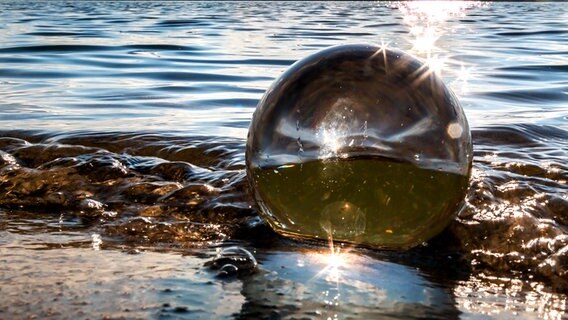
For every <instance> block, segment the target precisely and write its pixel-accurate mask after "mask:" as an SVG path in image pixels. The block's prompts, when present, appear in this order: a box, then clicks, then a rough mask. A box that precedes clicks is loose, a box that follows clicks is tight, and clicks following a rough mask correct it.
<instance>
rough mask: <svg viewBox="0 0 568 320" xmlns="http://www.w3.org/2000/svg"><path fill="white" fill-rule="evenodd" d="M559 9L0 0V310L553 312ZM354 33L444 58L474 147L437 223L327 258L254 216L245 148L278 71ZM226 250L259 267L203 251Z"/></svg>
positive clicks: (565, 129) (567, 89)
mask: <svg viewBox="0 0 568 320" xmlns="http://www.w3.org/2000/svg"><path fill="white" fill-rule="evenodd" d="M431 8H437V10H429V9H431ZM567 21H568V11H567V9H566V6H565V5H563V4H562V3H542V4H535V3H523V4H515V3H474V2H468V3H466V4H464V3H461V4H460V3H458V4H456V5H454V4H453V3H452V4H450V3H446V2H445V3H443V4H442V5H440V4H428V5H425V6H424V5H423V6H420V5H415V4H412V3H404V4H399V3H380V2H379V3H377V2H374V3H367V2H357V3H350V2H339V3H332V2H329V3H328V2H326V3H305V2H302V3H295V2H283V3H278V4H276V3H255V4H254V5H252V6H251V5H250V4H248V3H244V2H242V3H241V2H222V3H217V2H167V3H158V2H130V1H129V2H57V1H54V2H38V3H27V2H23V1H3V2H0V35H1V36H0V40H2V41H0V95H1V96H2V99H1V101H0V126H1V129H0V260H1V261H2V263H1V264H0V291H1V296H2V297H3V298H2V299H0V318H15V317H16V318H22V317H33V316H35V317H39V318H48V317H51V318H77V317H79V318H87V317H89V318H102V317H105V316H107V317H111V318H148V317H157V318H191V319H194V318H204V319H208V318H281V317H283V318H300V317H306V318H314V319H316V318H328V317H331V318H334V317H335V318H340V319H342V318H368V317H378V316H382V317H387V318H389V317H390V318H409V317H411V318H412V317H414V318H444V319H447V318H467V319H479V318H484V317H486V316H489V317H496V318H511V317H515V316H521V317H522V318H539V317H540V318H549V319H560V318H562V317H563V316H565V315H566V309H567V308H568V306H567V304H568V302H567V301H568V296H567V293H568V282H567V279H568V227H567V225H568V196H567V194H568V192H567V191H568V187H567V180H568V104H567V94H568V77H567V76H566V74H567V73H566V70H567V65H568V59H567V58H566V57H567V56H568V44H567V42H566V40H565V38H566V36H567V35H568V31H567V30H568V23H567ZM354 42H357V43H359V42H370V43H377V44H381V43H383V44H388V45H389V46H392V47H397V48H400V49H402V50H405V51H408V52H410V53H412V54H414V55H416V56H417V57H419V58H421V59H423V60H424V61H429V63H430V65H431V66H432V67H435V66H440V72H441V76H442V77H443V78H444V80H445V81H446V83H447V84H448V85H449V86H450V87H451V88H452V89H453V90H454V92H455V93H456V94H457V95H458V96H459V98H460V101H461V102H462V105H463V107H464V109H465V112H466V115H467V117H468V119H469V122H470V126H471V128H472V135H473V140H474V153H475V158H474V164H473V175H472V178H471V180H470V186H469V192H468V195H467V199H466V201H467V207H466V210H465V211H464V212H462V213H461V214H460V216H459V217H458V218H456V219H455V221H453V222H452V223H451V225H450V226H449V227H448V229H447V230H446V231H445V232H444V233H443V234H442V235H440V236H439V237H437V238H435V239H433V240H431V241H429V242H428V243H427V244H424V245H423V246H421V247H419V248H416V249H413V250H410V251H408V252H382V251H373V250H368V249H363V248H348V247H343V248H342V249H341V252H343V253H346V255H344V256H341V257H342V259H339V258H337V257H335V258H337V259H332V261H331V262H330V261H329V260H328V259H329V258H330V254H328V252H329V249H327V248H326V247H325V245H323V246H322V245H321V244H318V243H307V242H295V241H290V240H285V239H282V238H280V237H278V236H277V235H275V234H274V233H273V232H272V231H271V230H270V229H269V228H268V227H267V226H266V225H264V224H262V223H261V222H260V220H259V218H258V216H257V212H256V210H255V208H254V204H253V202H252V201H251V198H250V197H249V196H248V190H247V188H248V187H247V183H246V176H245V171H244V144H245V139H246V133H247V129H248V125H249V121H250V118H251V116H252V112H253V111H254V108H255V106H256V103H257V101H258V99H259V98H260V97H261V96H262V94H263V93H264V90H266V88H268V86H269V85H270V84H271V82H272V81H273V80H274V79H275V78H276V77H278V75H280V73H281V72H282V71H284V70H285V69H286V68H287V67H288V66H289V65H291V64H292V63H293V62H294V61H296V60H297V59H299V58H302V57H304V56H306V55H308V54H310V53H312V52H315V51H316V50H318V49H320V48H324V47H327V46H330V45H336V44H342V43H354ZM230 246H241V247H244V248H247V249H248V250H249V251H250V252H251V253H252V254H253V255H254V257H255V258H256V260H257V261H258V267H257V268H256V269H252V270H248V269H247V267H246V266H241V269H242V270H240V271H243V270H244V272H239V273H237V274H236V275H231V274H230V272H229V274H225V276H223V275H222V274H221V272H222V271H223V270H217V269H215V268H210V267H208V266H206V264H207V262H208V261H212V260H214V259H215V257H216V255H217V254H218V251H219V250H222V249H223V248H226V247H230ZM332 258H333V256H332Z"/></svg>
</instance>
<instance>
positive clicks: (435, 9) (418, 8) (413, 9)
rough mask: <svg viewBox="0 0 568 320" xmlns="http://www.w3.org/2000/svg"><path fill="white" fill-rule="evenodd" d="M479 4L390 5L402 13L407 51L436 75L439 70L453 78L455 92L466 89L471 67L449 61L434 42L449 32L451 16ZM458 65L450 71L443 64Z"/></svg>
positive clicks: (465, 2) (444, 2)
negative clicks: (407, 39)
mask: <svg viewBox="0 0 568 320" xmlns="http://www.w3.org/2000/svg"><path fill="white" fill-rule="evenodd" d="M481 5H482V2H479V1H408V2H399V3H396V4H395V5H394V6H395V7H396V8H397V9H398V10H399V11H400V12H401V13H402V15H403V22H404V24H406V25H407V26H408V27H409V28H410V38H409V39H410V42H411V44H412V49H411V50H410V52H411V53H412V54H415V55H416V56H418V57H419V58H421V59H423V60H424V61H425V64H426V65H427V66H428V68H429V69H430V70H431V72H434V73H436V74H437V75H438V76H441V75H442V71H444V72H448V73H449V76H451V77H453V78H454V81H453V82H452V83H451V85H452V88H453V89H454V90H456V91H457V92H458V93H467V92H468V82H469V81H470V80H471V79H472V78H473V77H472V74H473V71H474V70H473V67H471V66H464V64H463V62H459V61H452V60H451V59H449V57H448V53H447V52H445V50H444V49H443V48H440V47H438V46H437V42H438V40H439V39H440V38H442V37H443V36H444V35H446V34H448V33H451V32H453V31H454V30H453V27H452V25H451V24H450V23H448V22H449V20H450V19H452V18H455V17H458V18H459V17H464V16H465V15H466V12H467V10H469V9H471V8H475V7H479V6H481ZM456 65H460V66H461V68H460V69H459V70H458V69H457V68H456V69H454V70H451V69H445V67H446V66H449V67H451V66H456Z"/></svg>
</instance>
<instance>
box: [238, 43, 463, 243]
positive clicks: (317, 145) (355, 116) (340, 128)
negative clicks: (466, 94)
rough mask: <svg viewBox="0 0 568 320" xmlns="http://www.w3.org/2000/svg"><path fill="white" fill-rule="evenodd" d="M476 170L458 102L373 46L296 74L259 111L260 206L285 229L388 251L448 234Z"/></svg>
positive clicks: (251, 174)
mask: <svg viewBox="0 0 568 320" xmlns="http://www.w3.org/2000/svg"><path fill="white" fill-rule="evenodd" d="M471 162H472V144H471V135H470V132H469V126H468V123H467V120H466V118H465V115H464V112H463V110H462V108H461V106H460V104H459V102H458V100H457V99H456V97H455V96H454V94H453V93H452V92H451V91H450V90H449V89H448V88H447V87H446V86H445V85H444V83H443V82H442V80H441V79H440V78H439V77H438V76H436V75H435V73H434V72H432V70H431V69H429V68H428V66H426V65H424V64H423V63H421V62H420V61H419V60H417V59H416V58H414V57H412V56H410V55H408V54H405V53H403V52H401V51H398V50H394V49H385V48H379V47H376V46H372V45H344V46H336V47H331V48H328V49H325V50H323V51H320V52H318V53H315V54H313V55H311V56H308V57H306V58H304V59H302V60H300V61H298V62H296V63H295V64H294V65H292V66H291V67H290V68H289V69H288V70H287V71H286V72H285V73H284V74H282V76H280V78H278V79H277V80H276V81H274V83H273V84H272V86H271V87H270V88H269V89H268V90H267V91H266V93H265V95H264V97H263V98H262V99H261V100H260V102H259V104H258V107H257V109H256V111H255V113H254V116H253V119H252V123H251V126H250V129H249V135H248V140H247V148H246V164H247V175H248V179H249V183H250V185H251V189H252V191H253V195H254V198H255V200H256V203H257V205H258V207H259V210H260V215H261V216H262V217H263V218H264V219H265V220H266V221H267V222H268V223H269V224H270V226H271V227H272V228H273V229H274V230H276V231H277V232H279V233H281V234H283V235H287V236H292V237H300V238H311V239H322V240H327V239H328V238H330V237H331V238H332V239H333V240H337V241H343V242H351V243H355V244H359V245H365V246H371V247H376V248H385V249H406V248H410V247H412V246H414V245H417V244H419V243H422V242H424V241H426V240H428V239H430V238H431V237H433V236H435V235H436V234H438V233H439V232H440V231H442V230H443V229H444V228H445V227H446V226H447V225H448V223H449V222H450V221H451V219H453V218H454V217H455V215H456V214H457V213H458V212H459V210H461V208H462V207H463V199H464V196H465V193H466V189H467V186H468V180H469V174H470V171H471Z"/></svg>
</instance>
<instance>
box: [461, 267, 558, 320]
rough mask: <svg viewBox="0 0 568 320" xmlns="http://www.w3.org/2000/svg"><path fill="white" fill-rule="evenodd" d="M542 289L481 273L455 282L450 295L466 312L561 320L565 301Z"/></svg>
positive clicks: (539, 284)
mask: <svg viewBox="0 0 568 320" xmlns="http://www.w3.org/2000/svg"><path fill="white" fill-rule="evenodd" d="M527 287H530V290H527ZM544 289H545V287H544V286H543V284H542V283H538V282H526V281H522V280H519V279H514V278H507V277H493V276H486V275H483V274H482V275H481V277H472V278H471V279H469V280H467V281H461V282H459V283H458V285H457V286H456V288H455V289H454V294H455V296H456V302H457V304H458V307H459V308H460V309H461V310H462V311H463V312H466V313H468V312H472V313H476V314H482V315H487V316H491V317H496V316H497V317H504V318H509V317H519V318H532V317H533V316H534V313H537V314H538V316H539V317H540V318H542V319H551V320H552V319H563V317H564V315H565V314H566V311H567V309H568V301H567V300H566V299H565V298H562V297H561V296H559V295H556V294H552V293H548V292H545V290H544Z"/></svg>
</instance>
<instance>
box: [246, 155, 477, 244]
mask: <svg viewBox="0 0 568 320" xmlns="http://www.w3.org/2000/svg"><path fill="white" fill-rule="evenodd" d="M249 173H250V174H251V177H253V179H252V183H253V188H254V190H255V196H256V199H257V202H258V204H259V207H260V211H261V214H262V215H263V216H264V218H265V219H266V220H267V221H268V223H269V224H270V225H271V226H272V227H273V228H274V229H275V230H276V231H277V232H279V233H281V234H284V235H288V236H293V237H299V238H316V239H328V237H329V236H331V237H332V239H333V240H337V241H343V242H351V243H356V244H362V245H369V246H372V247H378V248H385V249H406V248H410V247H412V246H414V245H416V244H419V243H422V242H423V241H426V240H428V239H430V238H431V237H433V236H435V235H436V234H438V233H439V232H440V231H442V230H443V229H444V228H445V227H446V226H447V225H448V223H449V222H450V220H451V219H452V218H453V217H454V216H455V214H456V213H457V212H458V211H459V209H460V208H461V207H462V206H463V197H464V194H465V190H466V189H467V186H468V177H467V176H465V175H460V174H455V173H450V172H445V171H439V170H431V169H423V168H419V167H417V166H416V165H414V164H411V163H404V162H395V161H392V160H388V159H383V158H379V159H377V158H354V159H341V158H334V159H325V160H315V161H310V162H305V163H296V164H287V165H281V166H278V167H269V168H260V167H256V168H252V169H251V172H249Z"/></svg>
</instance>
